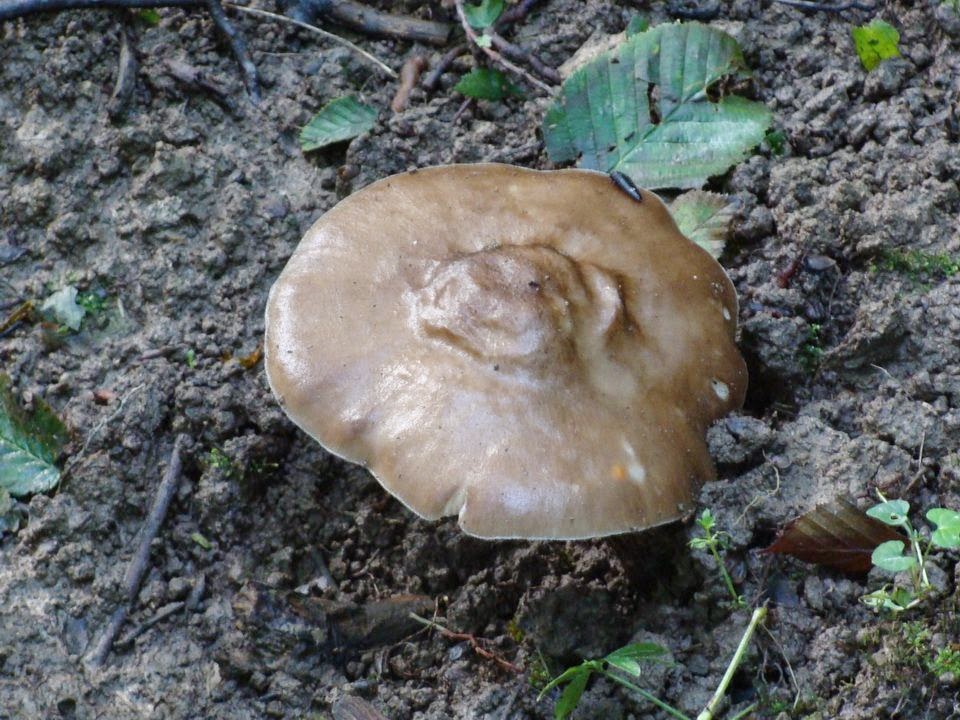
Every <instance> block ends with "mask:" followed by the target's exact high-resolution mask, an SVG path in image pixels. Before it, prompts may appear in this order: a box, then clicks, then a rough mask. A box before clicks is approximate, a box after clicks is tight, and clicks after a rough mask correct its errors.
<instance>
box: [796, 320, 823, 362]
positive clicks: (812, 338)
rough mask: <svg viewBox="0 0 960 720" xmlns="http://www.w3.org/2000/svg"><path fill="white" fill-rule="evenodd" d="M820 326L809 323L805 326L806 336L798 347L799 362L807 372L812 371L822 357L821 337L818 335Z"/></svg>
mask: <svg viewBox="0 0 960 720" xmlns="http://www.w3.org/2000/svg"><path fill="white" fill-rule="evenodd" d="M821 330H822V326H821V325H819V324H817V323H810V325H809V327H807V337H806V340H805V341H804V343H803V345H802V346H801V347H800V362H801V364H802V365H803V366H804V368H806V370H807V371H808V372H814V371H815V370H816V369H817V368H818V367H819V366H820V360H821V359H822V358H823V338H821V337H820V331H821Z"/></svg>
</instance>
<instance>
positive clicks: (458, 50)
mask: <svg viewBox="0 0 960 720" xmlns="http://www.w3.org/2000/svg"><path fill="white" fill-rule="evenodd" d="M467 50H469V47H468V46H467V44H466V43H458V44H457V45H454V46H453V47H452V48H450V49H449V50H447V52H445V53H444V54H443V57H441V58H440V61H439V62H438V63H437V64H436V65H435V66H434V68H433V70H431V71H430V72H429V73H427V74H426V76H425V77H424V78H423V82H422V83H420V84H421V85H423V87H424V88H425V89H427V90H433V89H434V88H435V87H436V86H437V83H438V82H440V76H441V75H443V74H444V73H445V72H446V71H447V70H449V69H450V66H451V65H453V61H454V60H456V59H457V58H458V57H460V56H461V55H463V54H464V53H465V52H467Z"/></svg>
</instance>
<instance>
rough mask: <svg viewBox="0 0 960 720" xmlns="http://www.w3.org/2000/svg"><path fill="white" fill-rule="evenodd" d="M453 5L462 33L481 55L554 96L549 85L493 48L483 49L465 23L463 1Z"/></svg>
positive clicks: (467, 23)
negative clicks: (480, 51) (481, 52)
mask: <svg viewBox="0 0 960 720" xmlns="http://www.w3.org/2000/svg"><path fill="white" fill-rule="evenodd" d="M454 5H456V8H457V17H459V18H460V25H461V26H462V27H463V32H464V33H465V34H466V36H467V39H468V40H470V42H471V43H473V44H474V45H476V46H477V47H478V48H480V49H481V50H482V51H483V53H484V54H485V55H486V56H487V57H488V58H490V59H491V60H493V61H494V62H495V63H497V64H499V65H502V66H503V67H505V68H506V69H507V70H509V71H510V72H512V73H515V74H517V75H519V76H520V77H522V78H523V79H524V80H526V81H527V82H528V83H530V84H531V85H534V86H536V87H538V88H540V89H541V90H543V91H544V92H545V93H547V95H551V96H552V95H553V94H554V90H553V88H552V87H550V86H549V85H547V84H546V83H545V82H543V81H542V80H538V79H537V78H535V77H534V76H533V75H531V74H530V73H528V72H527V71H526V70H524V69H523V68H522V67H520V66H518V65H514V64H513V63H512V62H510V61H509V60H507V59H506V58H505V57H504V56H503V55H501V54H500V53H498V52H497V51H496V50H494V49H493V48H489V47H483V45H481V44H480V42H479V38H478V37H477V33H476V32H475V31H474V29H473V27H472V26H471V25H470V23H469V22H468V21H467V16H466V13H464V11H463V0H454Z"/></svg>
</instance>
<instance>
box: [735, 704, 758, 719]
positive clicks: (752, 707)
mask: <svg viewBox="0 0 960 720" xmlns="http://www.w3.org/2000/svg"><path fill="white" fill-rule="evenodd" d="M756 709H757V703H753V704H752V705H748V706H747V707H745V708H744V709H743V710H741V711H740V712H738V713H737V714H736V715H734V716H733V717H732V718H730V720H742V718H745V717H746V716H747V715H749V714H750V713H752V712H753V711H754V710H756Z"/></svg>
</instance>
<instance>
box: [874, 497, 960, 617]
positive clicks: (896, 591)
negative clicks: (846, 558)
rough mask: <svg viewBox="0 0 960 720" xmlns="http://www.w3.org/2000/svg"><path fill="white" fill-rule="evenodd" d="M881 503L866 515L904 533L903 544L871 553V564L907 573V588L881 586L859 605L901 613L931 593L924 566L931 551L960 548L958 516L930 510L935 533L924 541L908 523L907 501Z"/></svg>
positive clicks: (880, 547)
mask: <svg viewBox="0 0 960 720" xmlns="http://www.w3.org/2000/svg"><path fill="white" fill-rule="evenodd" d="M877 494H878V495H880V500H881V501H882V502H880V503H879V504H878V505H874V506H873V507H872V508H870V509H869V510H867V515H869V516H870V517H872V518H876V519H877V520H879V521H880V522H883V523H885V524H887V525H890V526H891V527H896V528H900V529H901V530H903V532H905V533H906V538H905V539H906V542H904V541H902V540H888V541H887V542H885V543H881V544H880V545H878V546H877V547H876V549H875V550H874V551H873V555H872V556H871V561H872V562H873V564H874V565H875V566H876V567H878V568H882V569H883V570H887V571H889V572H893V573H902V572H909V573H910V586H909V587H903V586H900V585H894V586H893V587H892V588H889V589H888V587H887V586H884V587H882V588H880V589H879V590H874V591H873V592H871V593H868V594H867V595H864V596H863V597H862V598H860V599H861V601H862V602H863V603H864V604H865V605H867V606H869V607H872V608H874V609H877V610H889V611H890V612H893V613H899V612H903V611H904V610H909V609H911V608H914V607H916V606H917V605H919V604H920V603H921V602H922V601H923V597H924V596H925V595H926V594H927V593H928V592H929V591H930V589H931V585H930V580H929V578H928V577H927V569H926V562H927V556H928V555H929V553H930V551H931V549H933V548H937V549H943V550H952V549H957V548H960V513H958V512H956V511H955V510H949V509H947V508H931V509H930V510H928V511H927V520H929V521H930V522H931V523H932V524H933V525H934V526H935V527H936V529H935V530H934V531H933V532H932V533H931V534H930V539H929V540H926V541H924V538H923V536H922V535H921V534H920V532H919V531H918V530H917V529H916V528H914V527H913V524H912V523H911V522H910V518H909V513H910V503H908V502H907V501H906V500H887V499H886V498H885V497H884V496H883V495H882V494H880V493H877Z"/></svg>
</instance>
